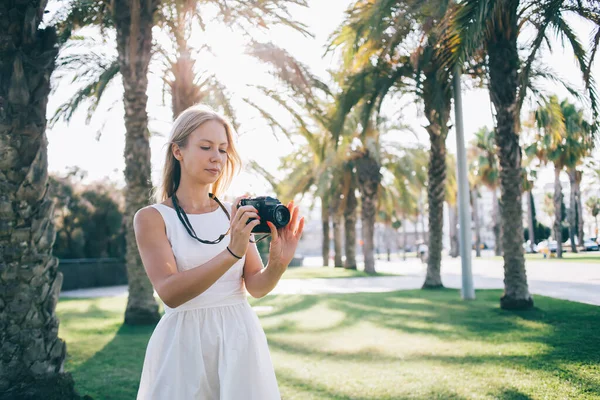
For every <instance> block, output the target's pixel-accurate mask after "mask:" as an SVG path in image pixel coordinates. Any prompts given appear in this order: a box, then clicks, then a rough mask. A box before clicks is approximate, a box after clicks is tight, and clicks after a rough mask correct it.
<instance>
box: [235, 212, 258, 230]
mask: <svg viewBox="0 0 600 400" xmlns="http://www.w3.org/2000/svg"><path fill="white" fill-rule="evenodd" d="M250 220H257V221H259V223H260V215H258V213H255V212H254V211H252V210H244V211H243V212H241V213H239V218H237V219H236V221H234V224H235V225H240V224H242V228H243V227H244V226H245V225H246V224H248V222H249V221H250Z"/></svg>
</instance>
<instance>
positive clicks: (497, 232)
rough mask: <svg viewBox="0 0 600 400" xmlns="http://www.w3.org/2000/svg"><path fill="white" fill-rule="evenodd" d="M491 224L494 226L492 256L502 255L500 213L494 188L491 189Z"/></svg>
mask: <svg viewBox="0 0 600 400" xmlns="http://www.w3.org/2000/svg"><path fill="white" fill-rule="evenodd" d="M491 190H492V221H493V222H492V223H493V224H494V228H493V229H494V241H495V243H496V244H495V245H494V254H495V255H497V256H501V255H502V229H500V218H499V217H500V215H499V214H500V213H499V207H498V194H497V193H496V188H492V189H491Z"/></svg>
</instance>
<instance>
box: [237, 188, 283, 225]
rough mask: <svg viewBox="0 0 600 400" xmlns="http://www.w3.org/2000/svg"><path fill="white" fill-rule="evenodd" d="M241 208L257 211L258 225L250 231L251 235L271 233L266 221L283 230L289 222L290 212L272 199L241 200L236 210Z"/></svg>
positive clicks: (262, 197) (266, 197)
mask: <svg viewBox="0 0 600 400" xmlns="http://www.w3.org/2000/svg"><path fill="white" fill-rule="evenodd" d="M241 206H252V207H254V208H256V209H257V210H258V215H259V216H260V224H258V225H256V226H255V227H254V229H252V233H271V229H270V228H269V225H267V221H269V222H271V223H272V224H273V225H275V227H276V228H283V227H285V226H286V225H287V224H288V223H289V222H290V210H288V208H287V207H286V206H284V205H283V204H281V202H280V201H279V200H277V199H276V198H273V197H269V196H260V197H253V198H249V199H241V200H240V203H239V204H238V208H239V207H241ZM252 219H254V218H252ZM252 219H251V220H250V221H252ZM250 221H248V222H250Z"/></svg>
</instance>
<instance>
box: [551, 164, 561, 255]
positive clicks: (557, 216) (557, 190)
mask: <svg viewBox="0 0 600 400" xmlns="http://www.w3.org/2000/svg"><path fill="white" fill-rule="evenodd" d="M560 172H561V168H557V167H556V166H554V197H553V200H554V225H553V227H552V228H553V230H554V239H555V240H556V257H558V258H562V207H561V206H562V202H563V194H562V185H561V184H560Z"/></svg>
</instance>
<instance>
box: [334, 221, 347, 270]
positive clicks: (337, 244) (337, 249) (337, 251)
mask: <svg viewBox="0 0 600 400" xmlns="http://www.w3.org/2000/svg"><path fill="white" fill-rule="evenodd" d="M331 217H332V221H333V249H334V254H333V266H334V267H335V268H342V267H343V266H344V261H343V259H342V251H343V250H342V249H343V248H344V246H343V243H342V238H343V226H342V214H341V213H339V212H337V211H334V212H333V213H332V215H331Z"/></svg>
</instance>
